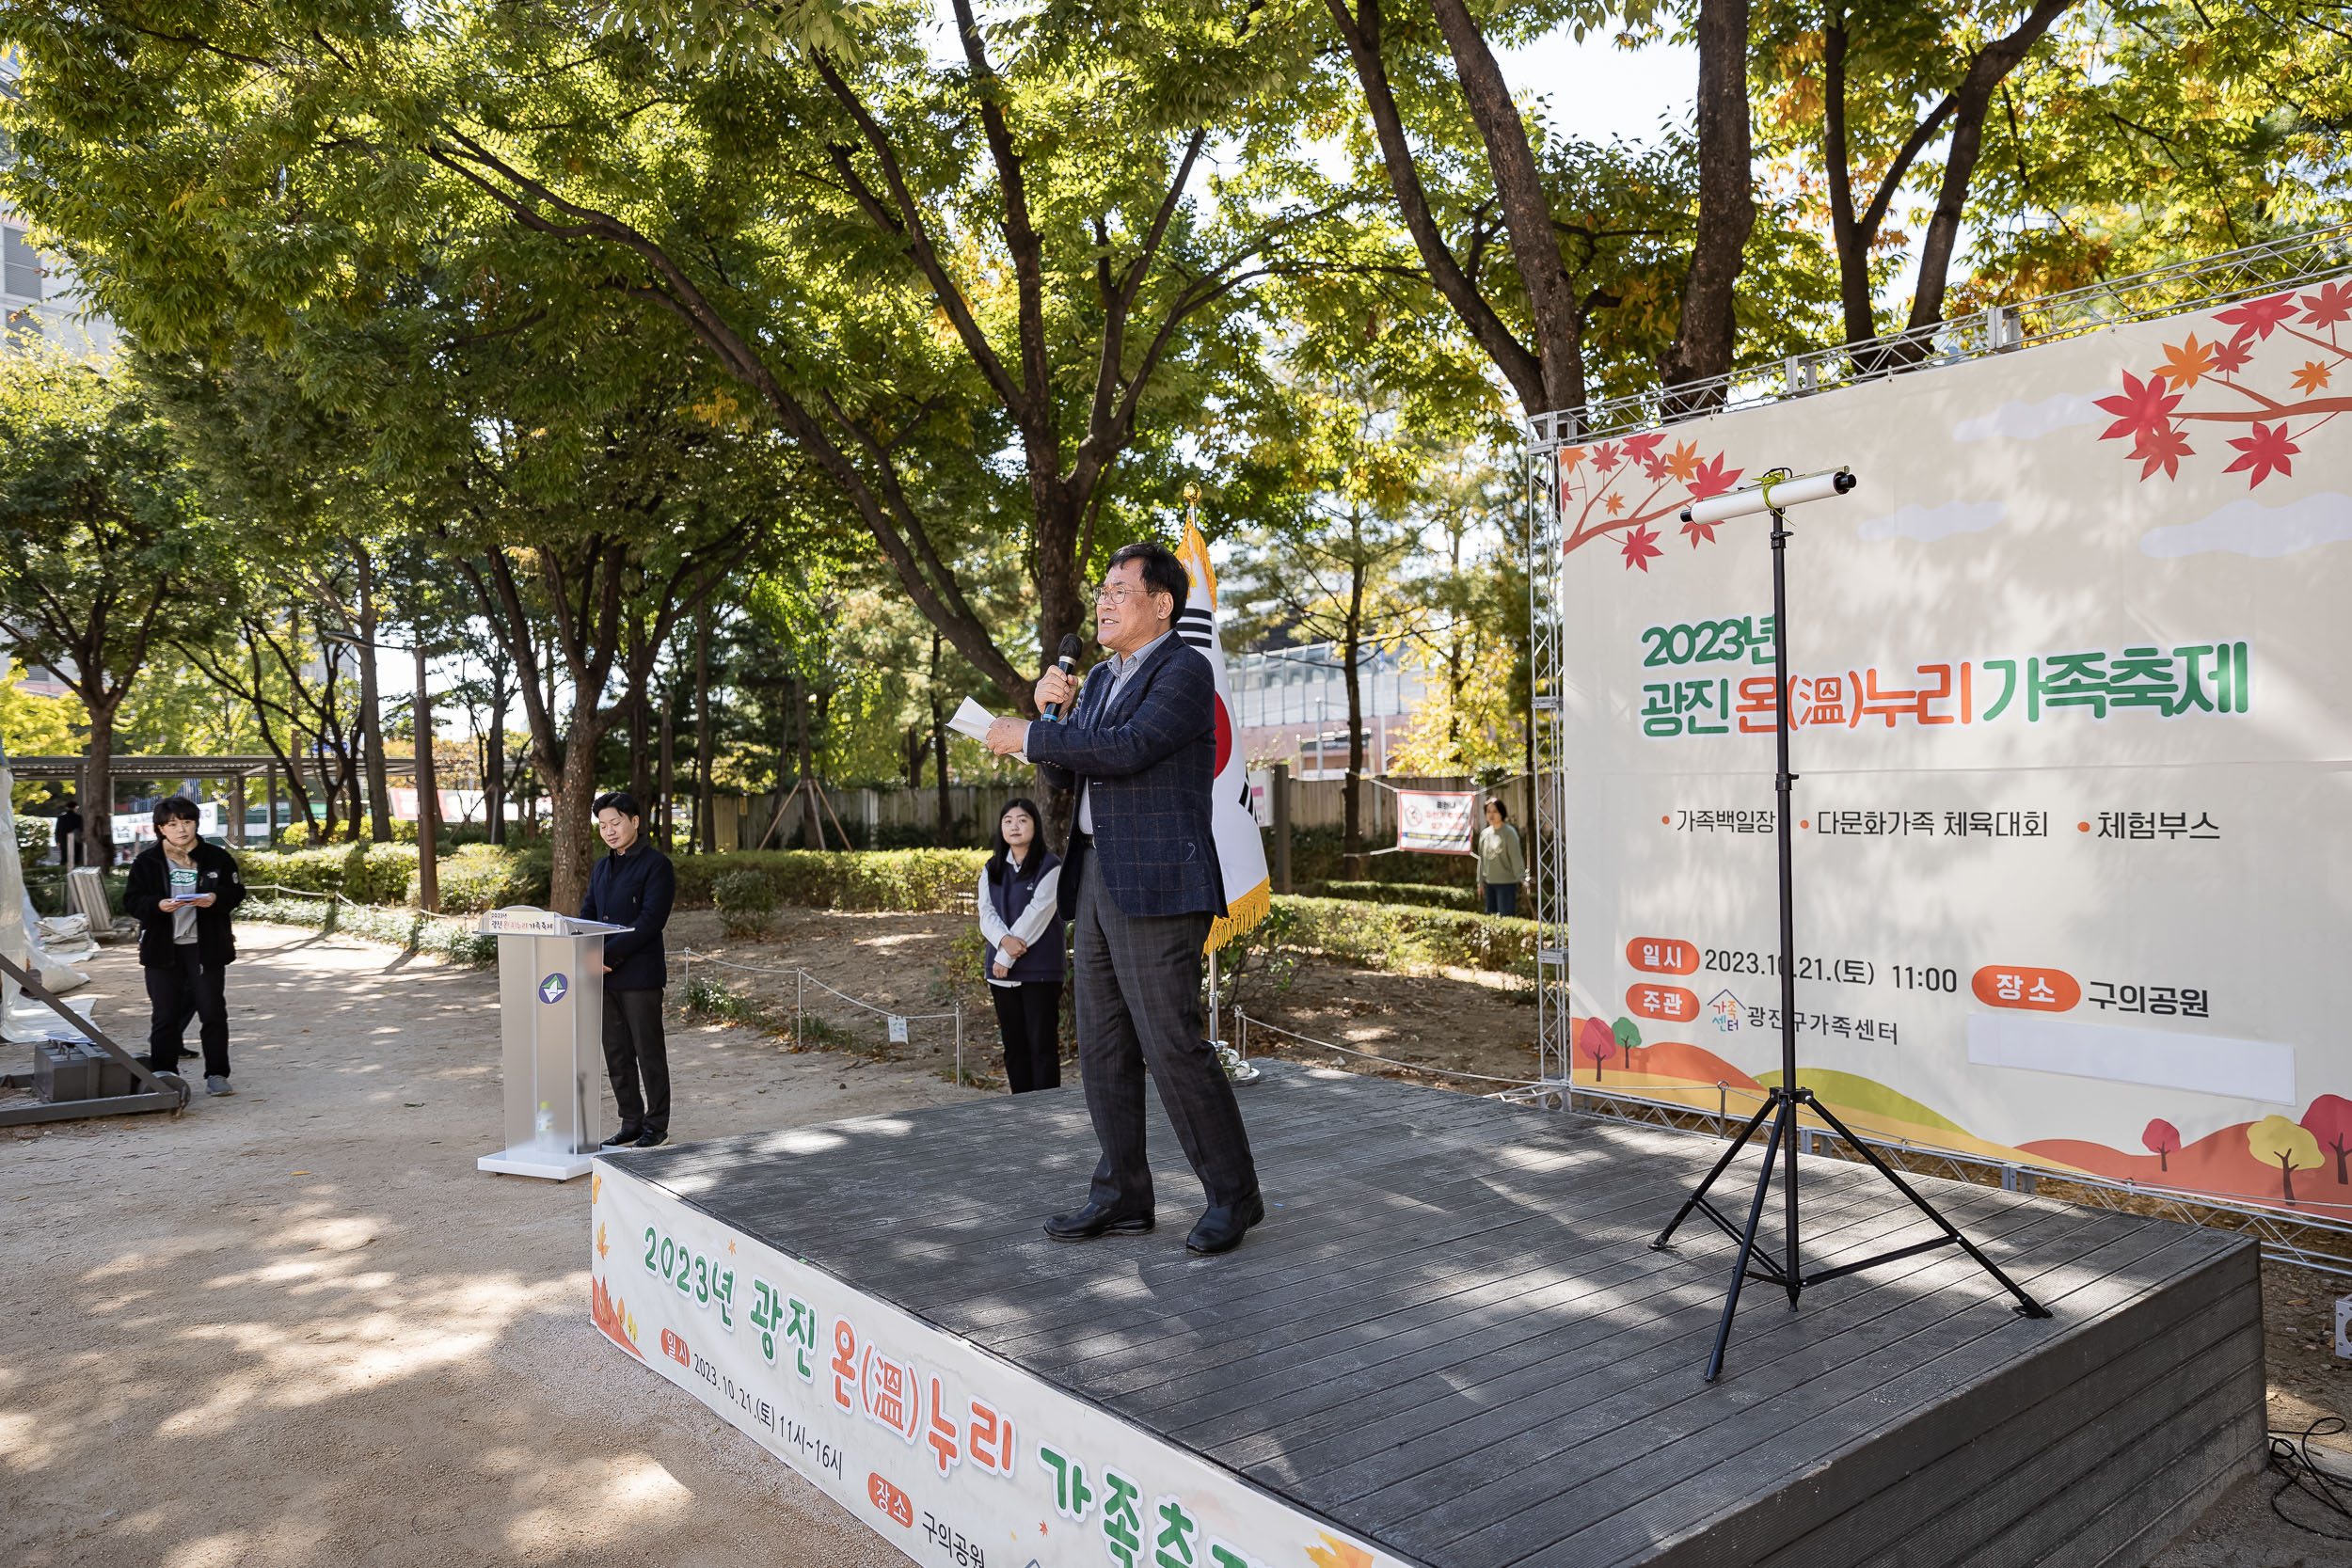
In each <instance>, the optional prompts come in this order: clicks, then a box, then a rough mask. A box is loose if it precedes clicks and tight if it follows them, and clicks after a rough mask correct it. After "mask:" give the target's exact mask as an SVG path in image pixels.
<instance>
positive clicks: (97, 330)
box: [0, 51, 120, 356]
mask: <svg viewBox="0 0 2352 1568" xmlns="http://www.w3.org/2000/svg"><path fill="white" fill-rule="evenodd" d="M16 70H17V67H16V55H15V54H14V52H13V51H8V52H0V92H4V93H7V94H8V96H9V97H11V98H13V97H15V96H16ZM13 156H14V154H13V152H10V151H8V150H6V148H5V145H4V144H0V157H9V158H12V157H13ZM31 229H32V225H31V224H30V223H29V222H28V221H27V220H26V219H25V218H24V216H23V215H22V214H18V213H16V212H13V211H11V210H10V209H9V208H8V204H7V203H5V202H0V353H7V352H9V351H12V350H15V349H18V348H21V347H24V346H25V345H27V344H29V343H33V342H46V343H48V344H50V345H51V346H52V347H55V348H58V349H62V350H64V351H65V352H66V353H68V354H72V355H76V356H81V355H98V354H106V353H110V352H112V350H113V349H114V348H115V346H116V344H117V343H118V342H119V341H120V339H119V334H118V333H117V332H116V331H115V325H114V323H113V322H111V321H108V320H107V319H106V318H105V317H104V316H103V315H99V314H96V313H95V312H93V311H91V310H90V309H89V307H88V302H87V300H86V299H85V298H84V297H83V295H82V292H81V290H80V288H79V287H78V286H77V284H76V281H75V279H74V277H73V269H72V268H71V267H69V266H67V265H66V264H65V261H63V259H62V258H59V257H56V256H54V255H50V254H48V253H46V252H43V251H40V250H37V249H35V248H34V247H33V245H32V241H31V237H30V233H31Z"/></svg>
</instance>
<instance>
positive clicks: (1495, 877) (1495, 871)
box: [1478, 800, 1527, 915]
mask: <svg viewBox="0 0 2352 1568" xmlns="http://www.w3.org/2000/svg"><path fill="white" fill-rule="evenodd" d="M1478 879H1479V881H1481V882H1482V883H1484V884H1485V885H1486V912H1487V913H1488V914H1502V915H1516V914H1518V912H1519V883H1521V882H1523V881H1525V880H1526V879H1527V850H1526V849H1525V848H1524V847H1522V846H1521V845H1520V843H1519V831H1518V829H1517V828H1514V827H1513V826H1511V813H1510V809H1509V808H1508V807H1506V806H1505V805H1503V803H1502V801H1500V800H1489V801H1487V802H1486V826H1485V827H1484V828H1481V829H1480V830H1478Z"/></svg>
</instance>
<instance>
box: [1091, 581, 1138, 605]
mask: <svg viewBox="0 0 2352 1568" xmlns="http://www.w3.org/2000/svg"><path fill="white" fill-rule="evenodd" d="M1137 594H1142V595H1143V596H1145V597H1146V598H1149V597H1150V596H1151V594H1152V590H1151V589H1149V588H1137V587H1136V586H1135V585H1133V584H1132V583H1124V582H1117V583H1113V582H1098V583H1096V584H1095V585H1094V602H1095V603H1096V604H1099V605H1103V604H1109V605H1123V604H1125V603H1126V602H1127V601H1128V600H1129V599H1132V598H1134V597H1136V595H1137Z"/></svg>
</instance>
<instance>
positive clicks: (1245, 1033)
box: [1233, 1007, 1535, 1089]
mask: <svg viewBox="0 0 2352 1568" xmlns="http://www.w3.org/2000/svg"><path fill="white" fill-rule="evenodd" d="M1233 1016H1234V1017H1235V1018H1236V1019H1238V1020H1240V1021H1241V1026H1242V1054H1243V1055H1244V1056H1245V1057H1247V1056H1248V1054H1249V1051H1248V1045H1249V1026H1250V1025H1251V1024H1253V1023H1254V1024H1256V1025H1257V1026H1258V1027H1259V1028H1261V1029H1271V1030H1273V1031H1274V1032H1275V1033H1276V1034H1278V1035H1283V1036H1287V1037H1289V1038H1291V1039H1295V1040H1296V1041H1298V1042H1299V1043H1300V1044H1301V1045H1311V1046H1316V1047H1318V1048H1320V1049H1322V1050H1325V1051H1336V1052H1339V1053H1341V1054H1343V1055H1346V1056H1360V1057H1362V1058H1363V1059H1364V1060H1365V1061H1367V1062H1378V1063H1379V1064H1380V1065H1381V1066H1382V1067H1392V1068H1403V1069H1406V1071H1408V1072H1428V1073H1436V1074H1439V1075H1441V1076H1444V1077H1447V1078H1475V1079H1477V1080H1478V1081H1479V1082H1480V1083H1482V1084H1502V1085H1505V1086H1506V1087H1509V1088H1514V1089H1531V1088H1534V1086H1535V1085H1534V1082H1533V1081H1532V1080H1529V1079H1525V1078H1497V1077H1495V1076H1493V1075H1492V1074H1491V1073H1485V1072H1466V1071H1464V1070H1462V1069H1460V1068H1450V1067H1428V1066H1424V1065H1423V1064H1422V1063H1420V1062H1406V1061H1400V1060H1398V1059H1397V1058H1396V1057H1394V1056H1383V1055H1379V1054H1378V1053H1375V1052H1370V1051H1358V1050H1356V1049H1355V1048H1354V1047H1352V1046H1345V1045H1335V1044H1333V1043H1332V1042H1331V1041H1329V1040H1319V1039H1316V1038H1315V1037H1313V1036H1311V1035H1302V1034H1300V1033H1298V1032H1297V1031H1296V1030H1295V1029H1285V1028H1283V1027H1282V1026H1281V1025H1280V1024H1279V1023H1268V1022H1266V1021H1265V1020H1263V1019H1262V1018H1251V1017H1250V1016H1249V1015H1248V1013H1245V1012H1243V1011H1242V1010H1241V1009H1239V1008H1238V1007H1237V1008H1235V1009H1234V1010H1233Z"/></svg>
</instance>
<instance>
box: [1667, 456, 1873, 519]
mask: <svg viewBox="0 0 2352 1568" xmlns="http://www.w3.org/2000/svg"><path fill="white" fill-rule="evenodd" d="M1857 483H1861V482H1860V481H1858V480H1856V479H1855V478H1854V476H1853V470H1852V469H1851V468H1824V469H1822V470H1821V471H1820V473H1818V474H1799V475H1797V476H1796V477H1795V478H1793V479H1774V478H1772V477H1771V476H1770V475H1767V476H1766V477H1765V479H1764V481H1763V482H1762V483H1758V484H1753V485H1750V486H1749V487H1748V488H1746V489H1744V490H1734V491H1731V492H1730V493H1728V494H1726V495H1721V496H1709V497H1708V498H1707V499H1705V500H1696V501H1692V503H1691V504H1690V505H1688V506H1686V507H1684V508H1683V509H1682V520H1683V521H1684V522H1686V523H1722V522H1728V521H1730V520H1731V519H1732V518H1734V517H1745V516H1748V515H1751V514H1754V513H1757V512H1786V511H1788V509H1789V508H1790V507H1792V506H1802V505H1804V503H1805V502H1806V501H1825V500H1828V499H1830V498H1831V497H1833V496H1842V495H1845V494H1846V493H1847V492H1849V491H1851V489H1852V488H1853V487H1854V486H1855V485H1856V484H1857Z"/></svg>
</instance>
